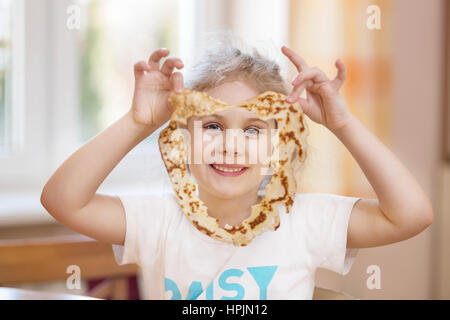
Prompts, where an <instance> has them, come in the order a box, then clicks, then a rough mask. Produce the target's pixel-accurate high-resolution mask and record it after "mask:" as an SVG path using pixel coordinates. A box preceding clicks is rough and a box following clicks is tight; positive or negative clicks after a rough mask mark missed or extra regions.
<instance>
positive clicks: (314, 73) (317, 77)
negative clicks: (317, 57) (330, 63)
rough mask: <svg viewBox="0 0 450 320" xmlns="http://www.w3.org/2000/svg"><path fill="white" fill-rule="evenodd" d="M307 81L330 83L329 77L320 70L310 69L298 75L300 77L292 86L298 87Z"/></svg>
mask: <svg viewBox="0 0 450 320" xmlns="http://www.w3.org/2000/svg"><path fill="white" fill-rule="evenodd" d="M306 80H312V81H314V82H325V81H329V79H328V77H327V75H326V74H325V73H324V72H323V71H322V70H320V69H319V68H316V67H314V68H308V69H305V70H303V71H302V72H300V73H299V74H298V76H297V77H296V78H295V79H294V81H292V85H293V86H296V85H299V84H300V83H302V82H303V81H306Z"/></svg>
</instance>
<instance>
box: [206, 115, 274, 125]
mask: <svg viewBox="0 0 450 320" xmlns="http://www.w3.org/2000/svg"><path fill="white" fill-rule="evenodd" d="M209 117H214V118H219V119H220V120H224V119H225V118H226V117H224V116H222V115H220V114H210V115H207V116H204V117H203V118H206V119H207V118H209ZM245 121H246V122H253V121H259V122H262V123H264V124H265V125H269V124H268V123H267V121H264V120H263V119H260V118H246V119H245Z"/></svg>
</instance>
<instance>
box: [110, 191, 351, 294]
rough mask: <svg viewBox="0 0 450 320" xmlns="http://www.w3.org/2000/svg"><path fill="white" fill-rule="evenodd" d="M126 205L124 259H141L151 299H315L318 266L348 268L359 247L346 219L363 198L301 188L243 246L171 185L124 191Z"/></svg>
mask: <svg viewBox="0 0 450 320" xmlns="http://www.w3.org/2000/svg"><path fill="white" fill-rule="evenodd" d="M120 199H121V201H122V203H123V205H124V208H125V213H126V236H125V243H124V245H123V246H119V245H113V251H114V255H115V259H116V261H117V263H118V264H119V265H123V264H129V263H136V264H137V265H139V266H140V268H141V271H142V276H143V282H144V288H145V293H146V296H145V298H148V299H183V300H184V299H214V300H218V299H236V300H239V299H256V300H259V299H270V300H272V299H312V296H313V292H314V278H315V271H316V268H318V267H321V268H326V269H329V270H332V271H334V272H337V273H340V274H342V275H345V274H347V273H348V272H349V271H350V268H351V266H352V264H353V261H354V260H355V258H356V254H357V252H358V249H347V248H346V243H347V226H348V222H349V218H350V213H351V211H352V208H353V205H354V204H355V203H356V201H357V200H358V199H359V198H355V197H344V196H340V195H335V194H319V193H309V194H296V196H295V201H294V204H293V206H292V209H291V211H290V213H289V214H286V213H285V207H284V205H279V212H280V227H279V228H278V229H277V230H276V231H266V232H265V233H263V234H261V235H259V236H257V237H256V238H254V239H253V241H252V242H251V243H250V244H248V245H247V246H245V247H238V246H234V245H233V244H230V243H225V242H221V241H219V240H216V239H213V238H210V237H208V236H207V235H205V234H203V233H201V232H200V231H199V230H197V229H196V228H195V227H194V226H193V225H192V224H191V222H190V221H189V219H188V218H187V217H186V216H185V215H184V214H183V213H182V211H181V209H180V207H179V205H178V202H177V199H176V197H175V195H174V194H173V193H168V194H162V195H139V196H138V195H128V196H122V197H120Z"/></svg>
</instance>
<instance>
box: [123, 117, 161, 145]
mask: <svg viewBox="0 0 450 320" xmlns="http://www.w3.org/2000/svg"><path fill="white" fill-rule="evenodd" d="M124 119H125V121H126V122H127V126H128V127H129V128H130V130H131V132H133V133H135V134H136V135H137V136H138V137H141V138H142V140H143V139H145V138H147V137H148V136H149V135H151V134H152V133H153V132H154V131H155V130H156V129H155V128H153V127H152V126H149V125H145V124H142V123H139V122H136V120H135V119H134V116H133V110H129V111H128V112H127V113H126V114H125V115H124Z"/></svg>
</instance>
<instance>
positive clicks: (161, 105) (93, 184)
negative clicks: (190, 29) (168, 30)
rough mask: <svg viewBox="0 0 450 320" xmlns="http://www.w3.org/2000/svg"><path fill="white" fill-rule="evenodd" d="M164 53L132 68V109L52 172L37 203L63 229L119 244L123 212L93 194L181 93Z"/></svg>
mask: <svg viewBox="0 0 450 320" xmlns="http://www.w3.org/2000/svg"><path fill="white" fill-rule="evenodd" d="M168 53H169V51H168V50H166V49H161V50H157V51H155V52H154V53H153V54H152V56H151V57H150V60H149V62H148V63H146V62H139V63H137V64H136V65H135V82H136V83H135V91H134V96H133V103H132V108H131V109H130V110H129V111H128V112H127V113H126V114H124V115H123V116H122V117H121V118H120V119H119V120H117V121H116V122H115V123H113V124H112V125H111V126H109V127H108V128H107V129H105V130H104V131H103V132H101V133H99V134H98V135H97V136H95V137H94V138H92V139H91V140H90V141H88V142H87V143H86V144H85V145H83V146H82V147H81V148H80V149H79V150H77V151H76V152H75V153H74V154H72V155H71V156H70V157H69V158H68V159H67V160H66V161H64V163H63V164H62V165H61V166H60V167H59V168H58V169H57V170H56V172H55V173H54V174H53V175H52V177H51V178H50V179H49V181H48V182H47V183H46V184H45V186H44V189H43V190H42V194H41V203H42V205H43V206H44V207H45V208H46V209H47V211H48V212H49V213H50V214H51V215H52V216H53V217H54V218H55V219H56V220H58V221H59V222H61V223H62V224H64V225H65V226H67V227H69V228H71V229H73V230H75V231H77V232H79V233H82V234H85V235H87V236H89V237H91V238H94V239H97V240H99V241H104V242H107V243H111V244H119V245H123V243H124V239H125V230H126V228H125V227H126V225H125V211H124V208H123V206H122V203H121V201H120V199H119V198H118V197H114V196H107V195H103V194H98V193H96V191H97V189H98V188H99V187H100V185H101V183H102V182H103V181H104V180H105V178H106V177H107V176H108V175H109V174H110V173H111V171H112V170H113V169H114V168H115V167H116V165H117V164H118V163H119V162H120V161H121V160H122V159H123V157H125V155H126V154H127V153H128V152H129V151H130V150H131V149H133V148H134V147H135V146H136V145H137V144H139V143H140V142H141V141H142V140H144V139H145V138H146V137H148V136H149V135H150V134H152V133H153V132H154V131H155V130H156V129H157V128H159V127H160V126H161V125H162V124H163V123H165V122H166V121H167V120H168V119H169V117H170V113H171V107H170V106H169V103H168V97H169V95H170V94H171V93H172V92H173V91H181V90H183V77H182V75H181V73H179V72H176V73H172V72H173V69H174V68H175V67H176V68H178V69H181V68H182V67H183V64H182V62H181V60H179V59H176V58H170V59H167V60H166V61H165V62H164V64H163V66H162V67H161V69H160V67H159V61H160V59H161V58H162V57H164V56H167V55H168Z"/></svg>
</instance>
